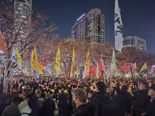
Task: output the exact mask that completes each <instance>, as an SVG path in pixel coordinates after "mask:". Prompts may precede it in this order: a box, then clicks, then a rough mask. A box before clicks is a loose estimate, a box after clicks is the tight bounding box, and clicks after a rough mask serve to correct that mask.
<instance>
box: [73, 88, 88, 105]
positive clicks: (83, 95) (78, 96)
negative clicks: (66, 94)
mask: <svg viewBox="0 0 155 116" xmlns="http://www.w3.org/2000/svg"><path fill="white" fill-rule="evenodd" d="M72 98H73V101H74V102H75V105H76V108H77V107H79V106H80V105H82V104H85V103H86V101H87V92H86V91H85V90H84V89H81V88H78V89H76V90H74V91H73V93H72Z"/></svg>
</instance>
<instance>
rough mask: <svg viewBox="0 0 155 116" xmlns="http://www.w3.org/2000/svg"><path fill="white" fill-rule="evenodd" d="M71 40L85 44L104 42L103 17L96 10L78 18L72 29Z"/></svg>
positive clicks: (99, 11) (98, 10)
mask: <svg viewBox="0 0 155 116" xmlns="http://www.w3.org/2000/svg"><path fill="white" fill-rule="evenodd" d="M72 38H74V39H77V40H80V41H86V42H96V43H104V42H105V33H104V16H103V15H102V13H101V10H100V9H98V8H95V9H92V10H90V11H89V12H88V13H86V14H83V15H82V16H80V17H79V18H78V19H77V20H76V22H75V23H74V25H73V27H72Z"/></svg>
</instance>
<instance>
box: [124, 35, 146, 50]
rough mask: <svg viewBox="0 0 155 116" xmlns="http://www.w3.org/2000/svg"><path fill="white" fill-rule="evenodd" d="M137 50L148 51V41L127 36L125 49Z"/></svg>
mask: <svg viewBox="0 0 155 116" xmlns="http://www.w3.org/2000/svg"><path fill="white" fill-rule="evenodd" d="M126 48H136V49H138V50H143V51H146V40H145V39H142V38H140V37H137V36H127V37H125V39H124V41H123V49H126Z"/></svg>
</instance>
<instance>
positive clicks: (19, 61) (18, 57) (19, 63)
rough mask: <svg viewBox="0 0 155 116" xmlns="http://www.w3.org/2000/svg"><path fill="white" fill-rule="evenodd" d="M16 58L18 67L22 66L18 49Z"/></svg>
mask: <svg viewBox="0 0 155 116" xmlns="http://www.w3.org/2000/svg"><path fill="white" fill-rule="evenodd" d="M16 57H17V62H18V65H21V64H22V57H21V55H20V53H19V50H18V49H16Z"/></svg>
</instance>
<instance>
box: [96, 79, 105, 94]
mask: <svg viewBox="0 0 155 116" xmlns="http://www.w3.org/2000/svg"><path fill="white" fill-rule="evenodd" d="M95 87H96V91H97V92H100V93H105V92H106V86H105V84H104V83H103V82H101V81H99V82H97V83H96V86H95Z"/></svg>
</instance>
